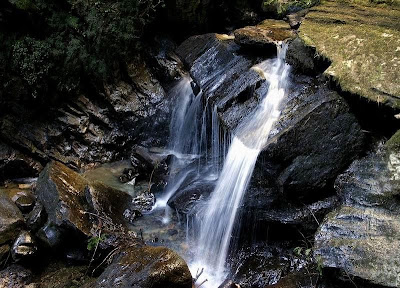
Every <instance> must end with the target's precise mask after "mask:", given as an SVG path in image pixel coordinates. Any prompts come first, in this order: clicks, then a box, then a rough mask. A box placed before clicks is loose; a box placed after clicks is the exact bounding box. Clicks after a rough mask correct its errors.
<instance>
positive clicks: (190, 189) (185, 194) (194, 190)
mask: <svg viewBox="0 0 400 288" xmlns="http://www.w3.org/2000/svg"><path fill="white" fill-rule="evenodd" d="M214 187H215V182H214V181H212V182H209V181H201V179H200V180H197V181H193V182H190V183H188V184H186V185H182V186H181V188H180V189H179V190H178V191H177V192H176V193H175V194H174V195H172V197H171V198H170V199H169V200H168V205H169V206H171V207H172V208H174V209H175V210H176V211H178V212H179V213H182V214H188V213H192V212H194V211H193V208H194V207H195V206H196V203H197V202H198V201H201V200H205V199H206V198H207V197H208V196H209V195H210V194H211V192H212V191H213V190H214Z"/></svg>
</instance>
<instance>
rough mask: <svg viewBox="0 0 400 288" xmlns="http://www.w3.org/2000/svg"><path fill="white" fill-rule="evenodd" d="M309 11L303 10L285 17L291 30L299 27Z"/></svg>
mask: <svg viewBox="0 0 400 288" xmlns="http://www.w3.org/2000/svg"><path fill="white" fill-rule="evenodd" d="M309 11H310V9H303V10H300V11H297V12H295V13H290V14H288V15H287V16H286V17H287V20H288V22H289V25H290V27H291V28H292V29H298V28H299V27H300V25H301V22H303V20H304V17H305V16H306V15H307V13H308V12H309Z"/></svg>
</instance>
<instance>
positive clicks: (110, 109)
mask: <svg viewBox="0 0 400 288" xmlns="http://www.w3.org/2000/svg"><path fill="white" fill-rule="evenodd" d="M126 66H127V72H126V73H127V74H128V75H127V77H126V78H124V79H120V80H118V79H117V80H118V81H116V82H115V83H114V84H105V87H104V93H103V94H101V93H100V94H99V95H91V94H90V93H88V94H80V95H78V96H76V97H72V98H70V99H68V100H66V101H65V102H63V104H61V105H59V106H58V107H57V105H54V106H55V107H56V109H53V110H54V111H46V113H45V114H46V117H43V118H44V119H43V118H41V117H38V116H37V115H30V114H32V113H25V114H26V115H24V117H20V114H18V117H16V116H15V114H12V113H10V114H5V115H2V117H0V127H1V131H0V138H2V139H4V140H5V141H7V143H9V144H10V146H12V147H13V148H17V149H18V150H21V151H23V152H24V153H26V154H27V155H29V156H30V157H32V158H34V159H35V160H39V161H40V162H41V163H46V162H48V161H49V160H50V159H57V160H58V161H61V162H62V163H64V164H67V165H68V166H70V167H75V168H80V167H82V166H84V165H86V164H89V163H92V162H110V161H112V160H115V159H117V158H120V157H122V156H125V157H128V155H129V153H130V149H131V147H132V146H133V144H140V143H142V144H145V145H150V146H162V145H163V144H165V143H166V140H167V139H166V138H165V137H158V135H160V133H162V132H163V131H165V129H167V127H168V126H167V125H168V123H169V121H168V119H169V104H168V103H169V99H168V97H167V95H166V93H165V91H164V89H163V87H162V86H161V84H160V83H159V81H158V80H157V79H155V78H154V76H153V74H152V73H151V71H150V69H149V67H148V66H147V64H146V63H145V62H144V60H143V59H141V58H140V57H137V58H136V59H134V60H132V61H131V62H129V63H127V65H126ZM160 69H161V68H160ZM21 109H22V112H20V113H23V108H21ZM25 116H26V117H25ZM32 118H33V119H32ZM150 119H151V120H150ZM2 150H3V149H1V147H0V151H2ZM0 156H1V154H0ZM14 158H16V160H15V161H17V160H19V158H18V156H14ZM0 159H1V158H0ZM26 159H30V158H26ZM15 161H14V162H15ZM8 162H9V164H8V165H12V163H13V162H12V158H10V161H8ZM25 162H27V161H25ZM31 162H33V161H29V162H28V164H29V165H26V164H25V166H27V167H28V168H30V167H32V165H30V163H31ZM22 164H23V163H22ZM2 166H3V164H2V161H1V160H0V174H2V171H3V170H4V169H3V168H2ZM10 167H11V166H10ZM20 167H21V169H22V168H23V167H24V166H23V165H21V166H20ZM34 167H36V166H34ZM34 171H37V169H36V170H34ZM9 172H12V171H11V169H10V170H9ZM15 172H19V171H15ZM25 174H26V173H25ZM23 175H24V174H23V173H21V175H16V176H17V177H22V176H23ZM0 177H2V175H0ZM0 181H1V179H0Z"/></svg>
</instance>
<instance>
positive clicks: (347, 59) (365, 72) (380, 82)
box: [299, 0, 400, 109]
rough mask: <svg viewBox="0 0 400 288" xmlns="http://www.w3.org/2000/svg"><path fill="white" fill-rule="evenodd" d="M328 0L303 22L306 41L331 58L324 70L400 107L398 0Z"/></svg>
mask: <svg viewBox="0 0 400 288" xmlns="http://www.w3.org/2000/svg"><path fill="white" fill-rule="evenodd" d="M356 2H357V3H355V2H348V1H324V2H322V3H321V5H319V6H316V7H314V8H312V9H311V11H310V13H309V14H307V16H306V18H305V20H304V21H303V23H302V25H301V26H300V31H299V35H300V37H301V39H302V40H303V41H304V42H305V43H306V45H308V46H311V47H314V48H315V49H316V51H317V53H318V54H319V55H322V56H323V57H325V58H327V59H329V60H330V61H331V65H330V67H329V68H328V69H327V70H326V71H325V75H327V76H328V77H330V78H332V79H333V80H334V81H336V82H337V84H338V85H339V86H340V88H341V89H342V90H343V91H346V92H350V93H351V94H355V95H359V96H362V97H365V98H367V99H369V100H371V101H374V102H376V103H378V104H385V105H388V106H390V107H392V108H395V109H400V85H399V83H398V81H399V79H400V22H399V21H398V19H400V6H399V5H398V4H399V1H398V0H393V1H386V2H387V3H390V4H391V6H389V5H388V4H387V3H386V4H385V3H384V4H380V5H377V4H374V3H371V2H369V1H356Z"/></svg>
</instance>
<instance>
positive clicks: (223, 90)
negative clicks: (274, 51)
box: [177, 34, 263, 110]
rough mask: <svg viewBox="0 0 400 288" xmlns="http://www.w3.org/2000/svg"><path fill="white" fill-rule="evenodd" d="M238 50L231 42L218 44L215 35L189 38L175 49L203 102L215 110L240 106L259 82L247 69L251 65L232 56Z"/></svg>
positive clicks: (240, 57) (219, 41)
mask: <svg viewBox="0 0 400 288" xmlns="http://www.w3.org/2000/svg"><path fill="white" fill-rule="evenodd" d="M238 49H239V46H238V45H236V44H235V43H234V41H233V40H219V39H218V38H217V37H216V35H215V34H205V35H198V36H193V37H190V38H189V39H187V40H186V41H184V42H183V43H182V44H181V45H180V46H179V47H178V49H177V54H178V55H179V56H180V57H181V58H182V60H183V62H184V63H185V64H186V65H187V66H189V67H190V74H191V76H192V78H193V80H194V81H195V82H196V83H197V84H198V85H199V86H200V88H201V90H202V91H203V97H204V99H208V101H209V102H208V103H209V104H211V105H216V106H218V109H219V110H220V109H224V110H226V109H228V108H229V107H230V106H232V105H233V104H234V103H237V102H244V101H245V100H247V98H248V97H251V96H252V95H251V94H252V93H251V92H252V91H253V90H255V89H256V86H258V85H260V83H261V82H263V79H262V78H261V76H260V75H259V74H258V73H257V72H255V71H253V70H251V69H250V68H251V67H252V66H253V64H254V63H253V61H251V60H248V59H246V58H244V57H243V56H240V55H237V54H235V51H237V50H238ZM217 97H218V98H217Z"/></svg>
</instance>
